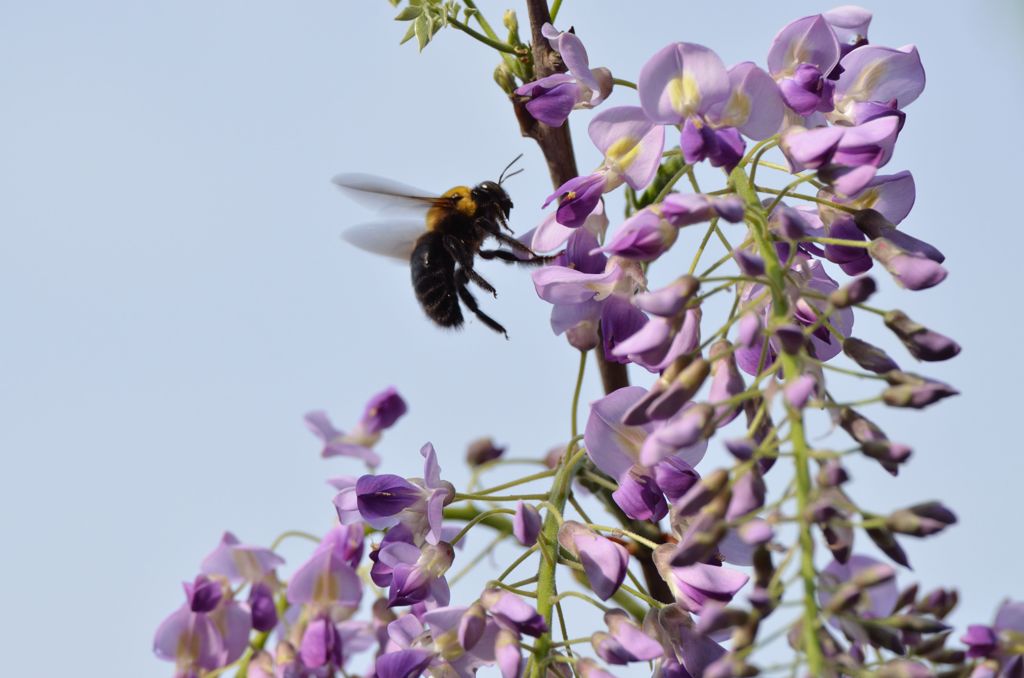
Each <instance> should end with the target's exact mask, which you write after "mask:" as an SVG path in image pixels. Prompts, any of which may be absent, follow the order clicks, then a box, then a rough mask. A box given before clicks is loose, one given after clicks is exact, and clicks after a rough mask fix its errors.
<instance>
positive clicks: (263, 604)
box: [249, 583, 277, 631]
mask: <svg viewBox="0 0 1024 678" xmlns="http://www.w3.org/2000/svg"><path fill="white" fill-rule="evenodd" d="M249 609H250V610H252V627H253V628H254V629H256V630H257V631H270V630H272V629H273V628H274V627H275V626H277V606H276V605H275V604H274V593H273V591H271V590H270V587H269V586H267V585H266V584H263V583H259V584H253V585H252V588H251V589H249Z"/></svg>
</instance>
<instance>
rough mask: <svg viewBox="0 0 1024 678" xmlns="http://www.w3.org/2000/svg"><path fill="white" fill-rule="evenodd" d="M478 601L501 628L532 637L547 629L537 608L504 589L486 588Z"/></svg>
mask: <svg viewBox="0 0 1024 678" xmlns="http://www.w3.org/2000/svg"><path fill="white" fill-rule="evenodd" d="M480 603H481V604H482V605H483V606H484V609H485V610H487V611H488V612H490V613H491V616H493V617H494V620H495V621H496V622H498V624H499V625H500V626H502V627H503V628H506V629H511V630H514V631H516V632H518V633H525V634H526V635H528V636H533V637H534V638H537V637H539V636H540V635H541V634H542V633H544V632H545V631H547V630H548V625H547V624H546V623H545V622H544V618H543V617H542V616H540V614H539V613H538V612H537V610H535V609H534V608H532V607H531V606H530V605H529V604H527V603H526V602H525V601H523V599H522V598H520V597H519V596H517V595H515V594H514V593H511V592H509V591H505V590H504V589H496V588H495V589H487V590H486V591H484V592H483V593H481V594H480Z"/></svg>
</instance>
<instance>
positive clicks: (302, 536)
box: [270, 530, 320, 551]
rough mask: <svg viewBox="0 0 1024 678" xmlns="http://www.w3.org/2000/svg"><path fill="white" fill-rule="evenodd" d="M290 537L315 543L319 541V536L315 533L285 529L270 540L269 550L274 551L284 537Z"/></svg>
mask: <svg viewBox="0 0 1024 678" xmlns="http://www.w3.org/2000/svg"><path fill="white" fill-rule="evenodd" d="M291 537H299V538H300V539H307V540H309V541H313V542H316V543H317V544H319V543H320V537H318V536H316V535H315V534H310V533H309V532H303V531H302V530H287V531H285V532H282V533H281V534H279V535H277V539H275V540H274V541H272V542H270V550H271V551H276V550H277V547H278V546H280V545H281V542H283V541H284V540H285V539H289V538H291Z"/></svg>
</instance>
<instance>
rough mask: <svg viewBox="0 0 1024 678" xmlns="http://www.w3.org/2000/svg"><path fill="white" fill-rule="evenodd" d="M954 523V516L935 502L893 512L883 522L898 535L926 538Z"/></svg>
mask: <svg viewBox="0 0 1024 678" xmlns="http://www.w3.org/2000/svg"><path fill="white" fill-rule="evenodd" d="M954 523H956V514H954V513H953V512H952V511H950V510H949V509H948V508H946V507H945V506H943V505H942V504H940V503H939V502H937V501H932V502H927V503H924V504H917V505H915V506H911V507H909V508H905V509H900V510H898V511H894V512H893V513H891V514H890V515H889V517H888V518H886V520H885V524H886V527H888V528H889V529H890V530H892V531H893V532H897V533H899V534H909V535H911V536H914V537H927V536H928V535H932V534H935V533H936V532H941V531H942V530H944V529H946V528H947V527H948V526H950V525H953V524H954Z"/></svg>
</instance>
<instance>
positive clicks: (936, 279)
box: [868, 238, 949, 290]
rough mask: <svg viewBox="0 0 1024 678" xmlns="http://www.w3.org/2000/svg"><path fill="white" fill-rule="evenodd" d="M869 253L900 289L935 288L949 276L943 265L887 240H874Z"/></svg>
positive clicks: (869, 247)
mask: <svg viewBox="0 0 1024 678" xmlns="http://www.w3.org/2000/svg"><path fill="white" fill-rule="evenodd" d="M868 253H869V254H870V255H871V258H872V259H874V260H875V261H877V262H878V263H880V264H882V266H884V267H885V270H887V271H889V273H890V274H891V275H892V277H893V280H895V281H896V283H897V284H898V285H899V286H900V287H905V288H906V289H908V290H925V289H928V288H929V287H935V286H936V285H938V284H939V283H940V282H942V281H943V280H945V279H946V276H947V275H948V274H949V272H948V271H947V270H946V269H945V268H943V266H942V264H939V263H938V262H935V261H932V260H931V259H929V258H928V257H926V256H924V255H923V254H918V253H916V252H908V251H906V250H904V249H903V248H901V247H898V246H897V245H896V244H895V243H894V242H892V241H891V240H888V239H887V238H878V239H877V240H872V241H871V244H870V245H869V246H868Z"/></svg>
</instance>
